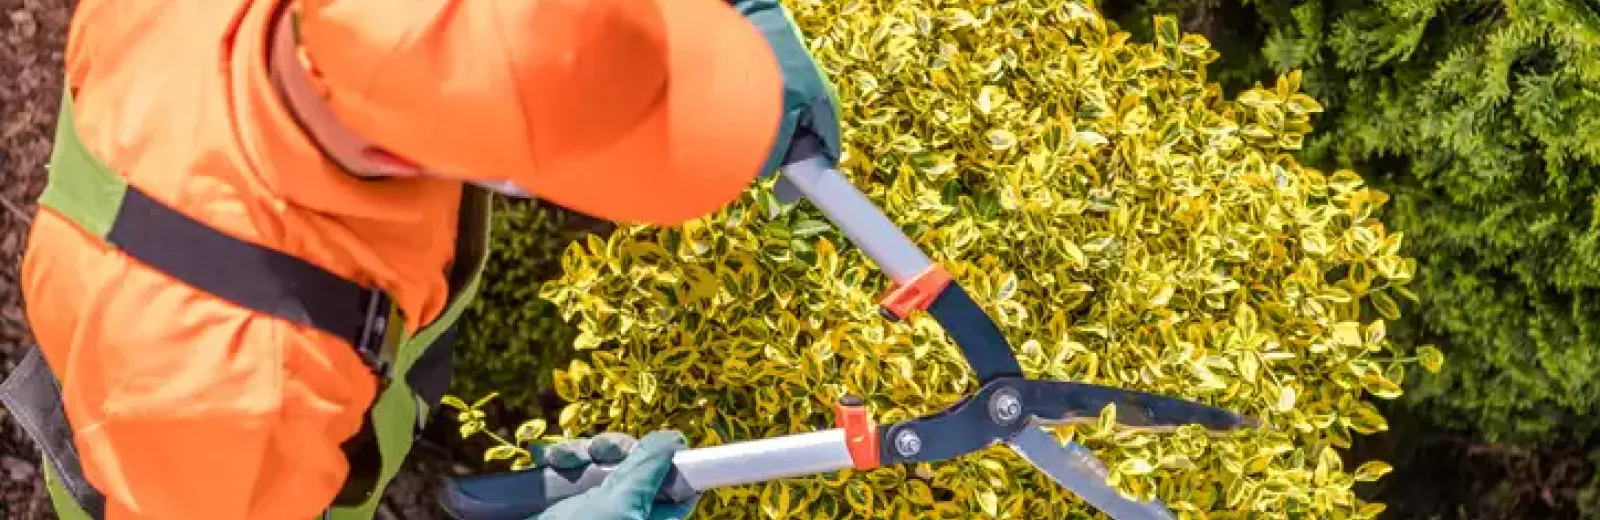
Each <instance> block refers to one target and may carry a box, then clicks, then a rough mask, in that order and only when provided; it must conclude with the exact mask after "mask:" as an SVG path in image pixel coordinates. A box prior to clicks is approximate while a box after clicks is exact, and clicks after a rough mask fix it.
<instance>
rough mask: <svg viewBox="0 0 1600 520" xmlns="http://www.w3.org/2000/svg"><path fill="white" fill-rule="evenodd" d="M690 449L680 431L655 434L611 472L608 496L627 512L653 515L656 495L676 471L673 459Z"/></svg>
mask: <svg viewBox="0 0 1600 520" xmlns="http://www.w3.org/2000/svg"><path fill="white" fill-rule="evenodd" d="M686 446H688V442H687V441H685V440H684V438H683V434H681V433H678V432H676V431H658V432H652V433H650V434H649V435H646V436H644V438H642V439H639V443H638V444H637V445H635V446H634V449H633V451H632V452H631V453H629V454H628V458H627V459H624V460H623V461H622V463H621V464H618V465H617V467H616V468H614V469H613V470H612V471H611V475H610V476H608V477H606V480H605V483H603V484H601V486H603V487H604V488H606V489H605V491H604V492H603V494H604V495H608V496H609V497H610V498H611V499H612V500H615V501H617V502H619V503H620V504H621V505H622V506H623V509H626V510H631V511H640V512H644V511H650V510H651V509H652V506H653V503H654V502H655V498H656V493H657V492H659V491H660V489H661V484H662V482H663V481H665V480H666V477H667V474H668V472H670V471H671V470H672V456H673V454H675V453H677V451H678V450H680V449H683V448H684V447H686Z"/></svg>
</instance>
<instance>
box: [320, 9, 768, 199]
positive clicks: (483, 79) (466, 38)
mask: <svg viewBox="0 0 1600 520" xmlns="http://www.w3.org/2000/svg"><path fill="white" fill-rule="evenodd" d="M303 2H304V5H303V9H302V12H301V26H300V31H301V43H302V44H303V45H304V47H305V50H306V52H307V54H308V55H309V58H310V60H311V61H312V62H313V66H314V67H315V69H316V72H317V73H316V76H317V77H318V80H320V81H321V83H322V85H323V86H324V87H325V88H326V92H327V93H328V94H329V100H328V101H329V106H330V107H331V109H332V110H333V112H334V114H335V115H336V116H337V117H338V118H339V120H340V121H342V122H343V123H344V124H345V125H346V126H348V127H350V128H351V129H352V130H354V131H356V132H358V133H360V134H362V135H363V136H364V137H366V138H367V139H370V140H371V141H372V142H373V143H376V144H377V145H379V146H382V147H384V148H386V149H387V150H388V151H389V152H391V153H394V154H397V155H399V156H402V157H404V158H406V159H408V160H411V161H414V162H416V163H418V164H420V165H421V166H423V167H425V168H427V169H429V170H432V171H436V172H440V173H441V174H444V175H450V176H454V177H459V178H463V179H471V180H480V181H511V182H512V183H515V184H516V185H518V186H520V187H522V188H524V189H526V190H528V191H529V192H532V193H533V194H534V195H535V196H538V197H539V198H541V199H545V200H548V201H550V202H553V203H555V204H559V205H562V206H565V207H568V208H570V209H573V210H576V211H580V212H584V213H588V214H590V215H594V216H596V217H600V218H605V219H609V220H615V221H623V222H629V221H632V222H644V223H652V224H663V225H671V224H676V223H680V222H682V221H685V220H689V219H694V218H698V217H700V216H703V215H706V214H709V213H712V212H714V211H716V210H717V209H719V208H720V207H722V206H723V205H725V204H727V203H728V202H730V201H732V200H733V199H734V198H736V197H738V195H739V194H740V193H741V192H742V191H743V190H744V189H745V188H746V187H748V186H749V185H750V183H751V182H752V181H753V180H754V178H755V177H756V175H757V174H758V173H760V172H759V171H758V170H759V169H760V167H761V165H762V164H763V163H764V162H765V160H766V158H767V156H768V154H769V153H770V152H771V151H772V147H773V141H774V140H775V139H776V135H777V131H778V125H779V119H780V116H781V113H782V95H783V83H782V81H783V79H782V73H781V72H780V71H779V68H778V63H777V59H776V58H775V57H774V56H773V54H772V51H771V50H770V48H769V47H768V46H767V43H766V40H765V39H764V38H763V37H762V35H761V33H760V32H759V31H758V30H757V29H756V27H755V26H754V25H752V24H751V23H750V22H749V21H747V20H745V19H744V18H743V17H742V16H741V15H740V14H739V13H738V12H737V11H735V10H734V9H733V8H732V7H731V6H729V5H728V4H726V3H725V1H724V0H428V1H424V0H303Z"/></svg>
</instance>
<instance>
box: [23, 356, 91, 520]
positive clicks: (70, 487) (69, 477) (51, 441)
mask: <svg viewBox="0 0 1600 520" xmlns="http://www.w3.org/2000/svg"><path fill="white" fill-rule="evenodd" d="M0 404H3V405H5V407H6V409H7V410H10V411H11V418H12V420H14V421H16V423H17V425H19V426H21V427H22V431H23V432H26V433H27V434H28V437H30V438H32V439H33V442H35V443H37V444H38V445H39V450H40V451H41V452H42V453H41V455H42V457H41V458H42V459H43V460H41V462H43V463H44V464H46V465H49V466H50V469H51V471H52V472H54V473H55V476H56V479H57V480H58V481H59V482H60V483H61V487H63V488H66V490H67V493H68V494H71V495H72V498H73V499H74V501H75V502H77V503H78V507H81V508H83V511H84V512H85V513H88V514H89V516H90V517H91V518H95V519H100V518H105V509H106V499H105V496H104V495H101V494H100V492H99V491H98V490H96V489H95V488H94V486H91V485H89V481H88V480H86V479H84V477H83V466H82V462H81V459H79V458H78V448H77V446H76V445H74V444H73V440H72V429H71V428H69V427H67V424H68V423H67V411H66V409H65V407H64V406H63V405H62V402H61V385H60V383H59V382H57V381H56V377H55V374H53V373H51V372H50V366H49V365H47V364H46V363H45V361H44V355H43V354H41V353H40V352H39V349H38V348H37V347H32V346H30V347H28V354H27V357H24V358H22V363H19V364H18V365H17V368H16V370H14V371H12V372H11V376H10V377H7V378H6V380H5V381H4V382H0Z"/></svg>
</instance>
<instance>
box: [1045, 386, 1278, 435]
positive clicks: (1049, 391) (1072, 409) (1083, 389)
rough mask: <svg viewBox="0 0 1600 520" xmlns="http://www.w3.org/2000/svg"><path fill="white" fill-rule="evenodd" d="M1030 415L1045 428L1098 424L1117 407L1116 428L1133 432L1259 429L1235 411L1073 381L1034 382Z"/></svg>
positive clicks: (1248, 418)
mask: <svg viewBox="0 0 1600 520" xmlns="http://www.w3.org/2000/svg"><path fill="white" fill-rule="evenodd" d="M1029 383H1030V384H1037V385H1038V386H1033V387H1032V389H1034V391H1033V392H1030V394H1031V395H1029V396H1028V397H1027V401H1028V408H1029V412H1030V413H1032V414H1033V415H1034V416H1035V417H1037V418H1038V420H1039V422H1040V423H1041V424H1044V425H1048V426H1054V425H1059V424H1067V423H1087V422H1094V421H1095V420H1097V419H1098V418H1099V416H1100V411H1101V410H1103V409H1104V408H1105V407H1106V405H1108V404H1116V405H1117V408H1116V412H1117V415H1116V417H1117V424H1119V425H1121V426H1124V427H1127V428H1131V429H1134V430H1146V431H1157V432H1167V431H1172V430H1175V429H1177V428H1178V427H1180V426H1185V425H1190V424H1198V425H1200V426H1201V427H1203V428H1205V429H1207V430H1210V431H1212V432H1226V431H1230V430H1237V429H1241V428H1256V427H1259V426H1260V422H1259V421H1257V420H1256V419H1254V418H1250V417H1244V416H1241V415H1239V414H1236V413H1233V412H1231V411H1228V410H1225V409H1222V408H1217V407H1215V406H1207V405H1203V404H1200V403H1196V402H1193V401H1186V400H1183V399H1178V398H1174V397H1168V396H1164V395H1159V394H1152V393H1147V392H1138V391H1133V390H1124V389H1121V388H1114V387H1109V386H1100V385H1091V384H1087V383H1076V382H1069V381H1048V382H1037V381H1030V382H1029Z"/></svg>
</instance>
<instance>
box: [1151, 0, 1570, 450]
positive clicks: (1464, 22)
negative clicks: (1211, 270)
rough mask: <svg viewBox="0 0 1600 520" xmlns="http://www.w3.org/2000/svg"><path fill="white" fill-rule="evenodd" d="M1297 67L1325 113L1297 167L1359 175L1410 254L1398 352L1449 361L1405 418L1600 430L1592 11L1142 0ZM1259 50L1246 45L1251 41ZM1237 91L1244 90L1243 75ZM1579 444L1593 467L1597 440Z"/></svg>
mask: <svg viewBox="0 0 1600 520" xmlns="http://www.w3.org/2000/svg"><path fill="white" fill-rule="evenodd" d="M1120 7H1124V8H1126V7H1137V9H1134V10H1132V11H1130V12H1129V14H1128V16H1130V17H1138V18H1139V19H1145V18H1147V17H1146V16H1144V14H1143V13H1148V12H1151V11H1154V12H1184V13H1186V19H1188V20H1192V21H1195V23H1196V24H1197V25H1207V26H1210V30H1212V31H1214V32H1216V33H1218V34H1226V35H1228V39H1229V40H1230V44H1231V45H1233V46H1235V47H1237V48H1240V49H1241V50H1242V49H1246V48H1254V49H1256V50H1254V51H1252V52H1248V53H1245V52H1240V53H1238V54H1235V55H1229V56H1228V58H1227V60H1224V61H1226V62H1227V63H1224V64H1223V65H1222V66H1221V67H1219V72H1220V73H1223V74H1228V75H1229V76H1230V77H1232V78H1240V79H1243V78H1249V77H1258V76H1261V75H1265V74H1271V73H1274V72H1277V71H1288V70H1303V71H1304V72H1305V83H1306V90H1307V92H1308V93H1310V94H1311V95H1312V96H1314V97H1316V98H1317V99H1318V100H1321V101H1323V102H1324V104H1325V105H1326V106H1327V108H1328V111H1327V113H1326V114H1325V115H1324V116H1323V117H1324V122H1323V123H1321V124H1319V125H1318V128H1319V129H1318V131H1316V132H1314V133H1312V134H1311V135H1309V136H1308V137H1307V139H1306V148H1305V150H1304V151H1303V152H1302V153H1301V154H1300V155H1301V159H1302V161H1303V162H1304V163H1305V164H1309V165H1317V166H1323V167H1330V168H1331V167H1355V168H1359V169H1360V170H1361V171H1363V172H1365V173H1366V175H1367V177H1368V180H1369V181H1371V182H1372V183H1373V184H1374V185H1375V186H1378V187H1380V188H1381V189H1384V190H1385V191H1387V192H1389V193H1391V194H1392V195H1393V196H1394V198H1395V200H1394V203H1393V204H1390V207H1389V209H1388V211H1387V213H1386V214H1384V215H1382V218H1383V219H1385V221H1387V222H1388V223H1389V224H1390V225H1391V226H1392V227H1393V229H1395V230H1397V231H1402V232H1404V233H1405V234H1406V236H1407V237H1409V238H1410V243H1409V244H1408V247H1409V248H1410V252H1411V253H1412V254H1414V255H1416V256H1417V257H1418V258H1419V259H1422V261H1423V262H1422V263H1423V265H1424V268H1423V269H1422V270H1421V271H1420V272H1419V273H1418V292H1419V293H1420V295H1421V296H1422V298H1421V299H1420V302H1419V303H1420V305H1419V306H1418V307H1417V308H1416V312H1415V315H1414V316H1413V317H1412V318H1411V319H1407V320H1404V321H1401V322H1398V323H1396V325H1398V326H1397V327H1395V331H1394V332H1395V333H1396V334H1397V335H1399V336H1402V337H1404V338H1407V339H1409V338H1416V340H1415V341H1404V342H1402V343H1407V342H1416V343H1421V342H1433V343H1437V344H1439V345H1440V346H1441V347H1442V348H1443V349H1444V350H1445V351H1446V352H1448V353H1449V354H1450V363H1451V366H1450V367H1449V369H1448V370H1444V371H1442V372H1441V373H1440V374H1438V375H1432V376H1426V377H1420V378H1416V380H1415V383H1414V384H1408V385H1407V388H1408V389H1409V391H1408V395H1407V399H1406V401H1407V402H1408V403H1409V404H1411V405H1412V406H1410V407H1409V408H1410V409H1412V410H1416V411H1418V412H1419V413H1426V414H1428V415H1429V416H1430V417H1429V418H1430V420H1432V421H1434V422H1437V423H1440V424H1443V425H1447V426H1452V427H1455V428H1458V429H1462V430H1466V431H1471V432H1475V433H1477V434H1478V435H1480V436H1481V437H1482V438H1483V439H1485V440H1488V441H1491V442H1513V443H1518V444H1521V445H1524V446H1534V445H1539V444H1547V443H1551V442H1571V441H1574V440H1576V441H1579V442H1583V440H1585V439H1594V438H1596V436H1597V435H1600V415H1596V414H1595V413H1594V412H1595V410H1597V409H1600V229H1597V227H1596V226H1597V221H1596V219H1595V209H1596V207H1597V203H1600V202H1597V201H1600V139H1596V138H1595V136H1596V135H1600V67H1597V66H1596V64H1597V63H1600V12H1597V11H1596V7H1595V5H1594V4H1592V3H1585V2H1578V1H1573V0H1516V1H1492V0H1466V1H1454V0H1448V1H1447V0H1296V1H1281V0H1240V1H1233V0H1151V1H1148V2H1137V3H1128V4H1122V5H1121V6H1120ZM1253 45H1254V46H1255V47H1252V46H1253ZM1244 82H1245V83H1248V80H1244ZM1589 444H1590V445H1591V446H1593V449H1594V450H1596V453H1595V455H1594V456H1595V457H1597V458H1596V460H1600V445H1596V444H1595V443H1594V442H1593V441H1590V442H1589Z"/></svg>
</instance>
